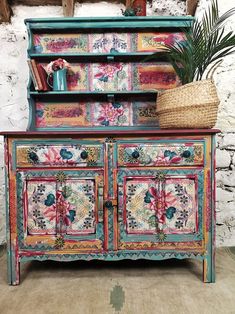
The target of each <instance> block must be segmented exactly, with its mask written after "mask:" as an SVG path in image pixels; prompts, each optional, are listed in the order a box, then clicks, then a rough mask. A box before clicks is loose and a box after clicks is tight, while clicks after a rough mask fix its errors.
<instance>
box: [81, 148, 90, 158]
mask: <svg viewBox="0 0 235 314" xmlns="http://www.w3.org/2000/svg"><path fill="white" fill-rule="evenodd" d="M80 157H81V158H82V159H87V157H88V153H87V152H86V151H85V150H84V151H83V152H81V154H80Z"/></svg>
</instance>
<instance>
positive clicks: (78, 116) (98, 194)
mask: <svg viewBox="0 0 235 314" xmlns="http://www.w3.org/2000/svg"><path fill="white" fill-rule="evenodd" d="M190 23H191V18H189V17H161V18H159V17H151V18H150V17H139V18H136V17H131V18H94V19H89V20H88V19H86V18H83V19H77V18H73V19H71V18H68V19H51V20H47V19H30V20H26V25H27V28H28V32H29V49H28V56H29V58H32V59H35V60H36V62H38V63H40V64H41V65H42V66H46V65H47V64H48V63H49V62H50V61H52V60H55V59H57V58H58V57H61V58H63V59H66V60H67V61H68V62H69V63H70V66H71V67H70V69H69V70H68V73H67V82H68V91H65V92H59V91H49V92H38V91H35V90H34V87H33V84H32V82H31V80H30V82H29V88H28V99H29V106H30V119H29V126H28V131H26V132H4V133H2V134H3V135H4V138H5V168H6V186H7V189H6V191H7V195H6V200H7V206H6V207H7V227H8V228H7V229H8V232H7V240H8V279H9V283H10V284H12V285H17V284H19V281H20V264H21V263H23V262H26V261H30V260H38V261H44V260H48V259H51V260H56V261H73V260H92V259H99V260H107V261H116V260H122V259H132V260H136V259H151V260H163V259H168V258H178V259H184V258H194V259H198V260H200V261H202V262H203V280H204V282H214V280H215V272H214V237H215V233H214V226H215V218H214V215H215V208H214V205H215V195H214V193H215V186H214V173H215V159H214V152H215V133H216V132H218V130H207V129H205V130H160V129H159V128H158V124H157V118H156V111H155V106H156V95H157V91H158V90H164V89H166V88H172V87H174V86H177V85H178V84H179V82H178V79H177V77H176V75H175V73H174V71H173V69H172V67H171V66H170V65H169V64H168V63H167V61H166V58H165V56H164V51H163V48H164V45H165V44H166V43H167V42H169V41H170V42H172V41H179V40H185V39H184V36H183V34H182V32H181V29H182V27H190ZM156 51H159V57H157V58H156V59H155V60H154V61H151V62H144V61H143V60H144V59H145V57H146V56H148V55H150V54H152V53H153V52H156Z"/></svg>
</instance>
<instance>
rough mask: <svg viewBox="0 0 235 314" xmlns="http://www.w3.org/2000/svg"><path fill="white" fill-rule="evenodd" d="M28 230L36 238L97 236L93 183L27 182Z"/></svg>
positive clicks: (74, 180)
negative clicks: (80, 235)
mask: <svg viewBox="0 0 235 314" xmlns="http://www.w3.org/2000/svg"><path fill="white" fill-rule="evenodd" d="M27 200H28V202H27V217H28V221H27V229H28V233H29V234H31V235H33V234H57V233H60V234H64V233H66V234H84V233H85V234H86V233H94V232H95V210H96V209H95V184H94V181H93V180H88V179H87V180H85V179H68V180H66V182H64V183H63V184H58V183H57V182H56V181H53V180H49V179H48V180H41V181H37V180H29V181H28V182H27Z"/></svg>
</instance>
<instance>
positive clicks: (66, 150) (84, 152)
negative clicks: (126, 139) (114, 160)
mask: <svg viewBox="0 0 235 314" xmlns="http://www.w3.org/2000/svg"><path fill="white" fill-rule="evenodd" d="M17 157H18V160H19V162H20V164H19V165H18V166H19V167H20V166H23V167H24V166H27V167H28V166H31V167H32V166H33V167H41V166H44V167H50V166H64V167H66V166H67V167H71V166H77V167H87V166H90V167H94V166H98V165H103V158H104V156H103V146H102V145H99V144H97V145H95V144H84V145H81V144H74V145H62V144H54V145H37V146H36V145H33V146H30V145H20V146H17Z"/></svg>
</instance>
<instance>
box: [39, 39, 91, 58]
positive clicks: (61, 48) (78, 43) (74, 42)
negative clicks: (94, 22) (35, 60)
mask: <svg viewBox="0 0 235 314" xmlns="http://www.w3.org/2000/svg"><path fill="white" fill-rule="evenodd" d="M33 49H34V52H36V53H61V52H63V53H69V52H79V53H86V52H88V36H87V35H86V34H34V36H33Z"/></svg>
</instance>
